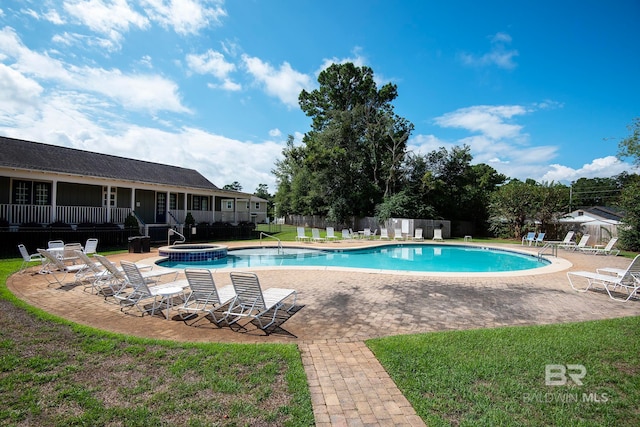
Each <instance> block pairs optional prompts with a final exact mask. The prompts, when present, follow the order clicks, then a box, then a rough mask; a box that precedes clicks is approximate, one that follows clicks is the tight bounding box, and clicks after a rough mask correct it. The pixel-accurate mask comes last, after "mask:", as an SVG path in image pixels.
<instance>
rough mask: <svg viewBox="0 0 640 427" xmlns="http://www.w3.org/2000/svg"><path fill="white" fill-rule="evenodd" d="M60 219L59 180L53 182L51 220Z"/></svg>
mask: <svg viewBox="0 0 640 427" xmlns="http://www.w3.org/2000/svg"><path fill="white" fill-rule="evenodd" d="M57 220H58V180H56V179H54V180H53V182H52V183H51V222H56V221H57Z"/></svg>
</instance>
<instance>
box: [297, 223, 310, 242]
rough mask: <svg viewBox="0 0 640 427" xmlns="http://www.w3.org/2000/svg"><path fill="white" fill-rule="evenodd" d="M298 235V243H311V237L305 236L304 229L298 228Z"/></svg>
mask: <svg viewBox="0 0 640 427" xmlns="http://www.w3.org/2000/svg"><path fill="white" fill-rule="evenodd" d="M297 230H298V234H297V235H296V240H297V241H298V242H307V241H309V236H307V235H306V234H305V231H304V227H298V228H297Z"/></svg>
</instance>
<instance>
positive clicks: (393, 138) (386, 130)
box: [274, 63, 413, 222]
mask: <svg viewBox="0 0 640 427" xmlns="http://www.w3.org/2000/svg"><path fill="white" fill-rule="evenodd" d="M318 82H319V84H320V86H319V88H318V89H316V90H313V91H311V92H307V91H305V90H303V91H302V92H301V93H300V96H299V103H300V107H301V109H302V111H303V112H304V113H305V114H306V115H307V116H309V117H311V119H312V125H311V130H310V131H309V132H307V133H306V134H305V136H304V137H303V140H302V146H300V147H293V145H292V144H291V145H289V144H288V145H287V147H286V148H285V149H284V150H283V156H284V159H283V160H281V161H280V162H278V163H276V169H275V170H274V173H275V174H276V177H277V178H278V181H279V184H278V191H277V193H276V200H277V203H278V204H279V205H280V203H281V202H280V200H282V201H283V202H286V203H285V205H283V207H284V206H286V207H287V209H291V212H294V213H299V214H320V215H327V216H329V217H330V218H331V219H333V220H334V221H335V222H344V221H346V220H347V218H348V217H350V216H353V215H356V216H366V215H371V214H373V211H374V207H375V206H376V205H377V204H378V203H380V201H381V200H382V198H383V197H384V194H385V193H389V192H393V191H395V190H396V189H397V184H396V181H397V179H398V178H397V177H398V176H399V171H400V169H401V166H402V161H403V159H404V156H405V152H406V142H407V140H408V138H409V135H410V133H411V132H412V131H413V125H412V124H411V123H409V122H408V121H407V120H405V119H403V118H401V117H398V116H397V115H396V114H395V113H394V112H393V106H392V105H391V102H392V101H393V100H395V98H396V97H397V88H396V86H395V85H393V84H386V85H384V86H382V87H381V88H380V89H378V87H377V85H376V83H375V81H374V78H373V70H372V69H371V68H369V67H356V66H355V65H354V64H351V63H347V64H333V65H331V66H330V67H328V68H327V69H325V70H324V71H322V72H321V73H320V75H319V77H318ZM283 192H288V193H289V194H288V195H285V194H281V193H283ZM279 209H280V206H279Z"/></svg>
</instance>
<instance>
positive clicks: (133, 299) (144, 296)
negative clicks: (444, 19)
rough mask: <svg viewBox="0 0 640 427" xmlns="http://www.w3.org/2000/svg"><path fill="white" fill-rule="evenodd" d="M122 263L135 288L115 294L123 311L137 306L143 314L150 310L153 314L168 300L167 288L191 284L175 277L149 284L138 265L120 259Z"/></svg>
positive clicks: (130, 283)
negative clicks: (159, 282)
mask: <svg viewBox="0 0 640 427" xmlns="http://www.w3.org/2000/svg"><path fill="white" fill-rule="evenodd" d="M120 265H121V266H122V269H123V270H124V274H125V275H126V276H127V282H128V284H129V286H131V287H132V288H133V290H132V291H131V292H130V293H127V294H125V293H119V294H117V295H114V298H115V299H116V300H117V301H118V302H119V303H120V310H121V311H124V310H125V308H131V307H136V308H137V309H138V310H139V311H140V312H141V313H142V315H143V316H144V313H147V312H149V311H150V312H151V315H152V316H153V315H154V314H155V312H156V310H157V309H159V308H160V307H161V305H162V303H163V302H166V301H163V299H165V297H168V296H169V295H167V294H165V293H164V292H163V291H164V290H165V289H167V288H172V289H173V288H180V289H183V290H184V288H186V287H187V286H189V282H187V280H175V277H174V280H173V281H170V282H166V283H162V284H161V285H155V286H149V285H148V284H147V281H146V280H145V278H144V276H143V275H142V273H141V272H140V270H139V269H138V266H137V265H135V264H134V263H132V262H129V261H120ZM165 274H167V273H165ZM176 276H177V273H176ZM151 299H153V301H152V302H151V308H147V307H146V306H145V303H146V302H147V301H149V300H151ZM167 318H168V316H167Z"/></svg>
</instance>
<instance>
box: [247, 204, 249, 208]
mask: <svg viewBox="0 0 640 427" xmlns="http://www.w3.org/2000/svg"><path fill="white" fill-rule="evenodd" d="M247 210H249V202H247Z"/></svg>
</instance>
